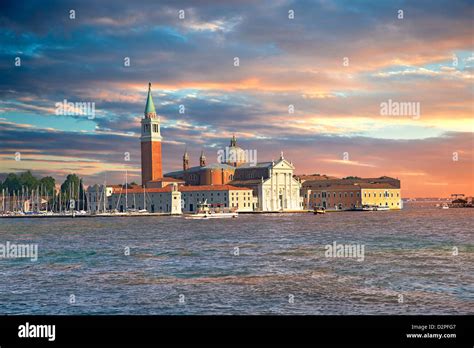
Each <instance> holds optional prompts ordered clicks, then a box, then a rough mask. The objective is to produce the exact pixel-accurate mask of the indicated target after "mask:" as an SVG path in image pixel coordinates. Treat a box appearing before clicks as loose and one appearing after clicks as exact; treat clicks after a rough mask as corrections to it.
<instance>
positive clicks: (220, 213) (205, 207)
mask: <svg viewBox="0 0 474 348" xmlns="http://www.w3.org/2000/svg"><path fill="white" fill-rule="evenodd" d="M237 216H239V213H237V211H228V212H226V211H224V210H220V209H219V210H211V208H210V207H209V204H208V203H207V200H205V201H204V203H199V204H198V205H197V210H196V212H195V213H194V214H186V215H185V216H184V217H185V219H196V220H201V219H203V220H207V219H225V218H236V217H237Z"/></svg>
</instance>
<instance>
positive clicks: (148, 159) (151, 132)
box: [140, 83, 163, 185]
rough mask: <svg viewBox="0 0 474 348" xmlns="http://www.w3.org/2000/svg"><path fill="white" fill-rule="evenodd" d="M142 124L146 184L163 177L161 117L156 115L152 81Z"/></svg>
mask: <svg viewBox="0 0 474 348" xmlns="http://www.w3.org/2000/svg"><path fill="white" fill-rule="evenodd" d="M141 125H142V131H141V133H142V135H141V137H140V141H141V150H142V185H145V184H146V183H147V182H149V181H156V180H158V181H159V180H161V179H162V177H163V169H162V165H161V139H162V138H161V133H160V118H159V117H158V116H157V115H156V110H155V105H154V104H153V98H152V97H151V83H149V84H148V97H147V100H146V106H145V116H144V117H143V118H142V121H141Z"/></svg>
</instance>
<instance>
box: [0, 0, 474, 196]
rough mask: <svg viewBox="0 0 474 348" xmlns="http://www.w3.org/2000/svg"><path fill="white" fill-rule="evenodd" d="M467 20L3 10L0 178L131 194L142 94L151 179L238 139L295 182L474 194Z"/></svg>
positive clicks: (350, 10) (433, 4)
mask: <svg viewBox="0 0 474 348" xmlns="http://www.w3.org/2000/svg"><path fill="white" fill-rule="evenodd" d="M72 11H73V12H72ZM473 18H474V3H473V2H472V1H462V0H457V1H450V0H448V1H436V0H434V1H422V0H421V1H377V0H375V1H330V0H320V1H317V0H315V1H285V0H272V1H246V0H230V1H211V0H203V1H128V0H116V1H106V2H100V3H99V2H97V1H87V0H86V1H48V2H44V1H25V2H22V3H20V2H18V1H8V0H7V1H2V2H1V4H0V71H1V79H0V173H8V172H20V171H24V170H32V171H33V173H34V174H35V175H37V176H43V175H52V176H54V177H55V178H56V179H57V180H58V181H60V182H62V181H63V180H64V178H65V176H66V175H67V174H70V173H77V174H79V175H80V176H82V177H84V181H85V183H86V184H94V183H102V182H104V180H106V181H107V183H110V184H112V183H114V184H117V183H123V182H124V175H125V170H127V172H128V176H129V181H131V180H135V181H137V182H140V139H139V136H140V134H139V133H140V119H141V118H142V117H143V111H144V108H145V101H146V93H147V89H148V83H149V82H151V83H152V94H153V99H154V103H155V106H156V110H157V113H158V115H159V116H160V118H161V133H162V136H163V146H162V147H163V168H164V172H170V171H174V170H180V169H181V168H182V155H183V152H184V149H185V148H187V150H188V153H189V154H190V164H191V165H198V164H199V154H200V153H201V151H204V153H205V154H206V157H207V161H208V162H210V163H212V162H217V156H218V151H219V150H221V149H224V148H225V146H228V145H229V141H230V138H231V137H232V135H233V134H235V136H236V137H237V143H238V145H239V146H240V147H242V148H243V149H245V150H252V151H253V150H256V151H257V159H258V161H261V162H264V161H270V160H272V159H278V158H279V156H280V152H281V151H283V154H284V157H285V158H286V159H288V160H290V161H291V162H292V163H293V164H294V166H295V168H296V169H295V173H296V174H314V173H320V174H327V175H332V176H337V177H345V176H361V177H378V176H382V175H387V176H392V177H396V178H399V179H400V180H401V185H402V195H403V197H437V196H439V197H441V196H442V197H447V196H449V195H450V194H452V193H464V194H466V195H473V194H474V189H473V183H474V159H473V156H474V151H473V147H474V141H473V139H474V138H473V134H474V116H473V115H474V110H473V109H474V104H473V103H474V98H473V97H474V94H473V92H474V90H473V84H472V76H473V70H474V49H473V37H474V35H473V34H474V30H473V23H474V21H473ZM236 58H238V64H236V61H237V59H236ZM128 63H129V64H128ZM64 100H67V101H68V102H90V103H95V104H94V106H95V114H93V115H92V114H88V115H85V114H83V113H82V114H81V112H78V111H77V110H75V111H76V112H75V114H73V115H58V112H57V111H58V110H57V107H56V104H57V103H62V102H63V101H64ZM388 103H390V105H391V107H390V109H389V110H390V112H388V113H387V112H383V111H382V109H383V107H382V106H383V105H385V106H386V105H388ZM402 103H403V104H402ZM407 103H410V104H407ZM394 105H396V106H400V105H410V106H413V109H412V110H411V112H410V110H408V109H405V110H404V111H403V112H401V113H400V112H399V113H397V112H396V109H394V108H393V106H394ZM417 108H419V109H417ZM415 110H419V112H415ZM180 111H181V112H180ZM292 111H293V112H292ZM128 154H129V156H128ZM128 159H129V160H128Z"/></svg>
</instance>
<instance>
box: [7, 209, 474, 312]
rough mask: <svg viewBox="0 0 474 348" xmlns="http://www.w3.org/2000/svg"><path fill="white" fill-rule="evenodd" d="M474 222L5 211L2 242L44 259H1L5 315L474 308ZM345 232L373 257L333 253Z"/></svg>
mask: <svg viewBox="0 0 474 348" xmlns="http://www.w3.org/2000/svg"><path fill="white" fill-rule="evenodd" d="M472 226H474V209H448V210H442V209H436V208H434V207H432V206H418V205H406V207H405V209H404V210H402V211H395V212H343V213H329V214H326V215H317V216H316V215H313V214H268V215H240V216H239V218H238V219H222V220H212V221H211V220H208V221H206V220H198V221H193V220H185V219H183V218H182V217H135V218H109V217H107V218H94V219H89V218H81V219H64V218H62V219H51V218H48V219H0V243H3V244H5V243H6V242H7V241H9V242H10V243H37V244H38V260H37V261H36V262H32V261H30V260H29V259H0V314H281V315H285V314H468V313H469V314H473V313H474V277H473V274H474V272H473V270H474V233H473V228H472ZM334 242H336V243H341V244H361V245H364V251H365V257H364V260H363V261H357V259H354V258H329V257H326V256H325V245H327V244H333V243H334ZM127 247H128V248H130V255H128V256H127V255H125V251H126V250H125V249H126V248H127ZM454 247H456V248H457V249H458V251H459V254H458V255H457V256H455V255H453V250H454V249H453V248H454ZM237 248H238V249H237ZM237 252H238V255H236V254H237ZM71 295H74V299H75V303H72V304H71V303H70V299H71V298H72V297H71ZM400 295H403V297H402V296H400Z"/></svg>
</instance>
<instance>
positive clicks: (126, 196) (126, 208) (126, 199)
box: [125, 170, 128, 212]
mask: <svg viewBox="0 0 474 348" xmlns="http://www.w3.org/2000/svg"><path fill="white" fill-rule="evenodd" d="M127 210H128V171H127V170H125V212H127Z"/></svg>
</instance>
